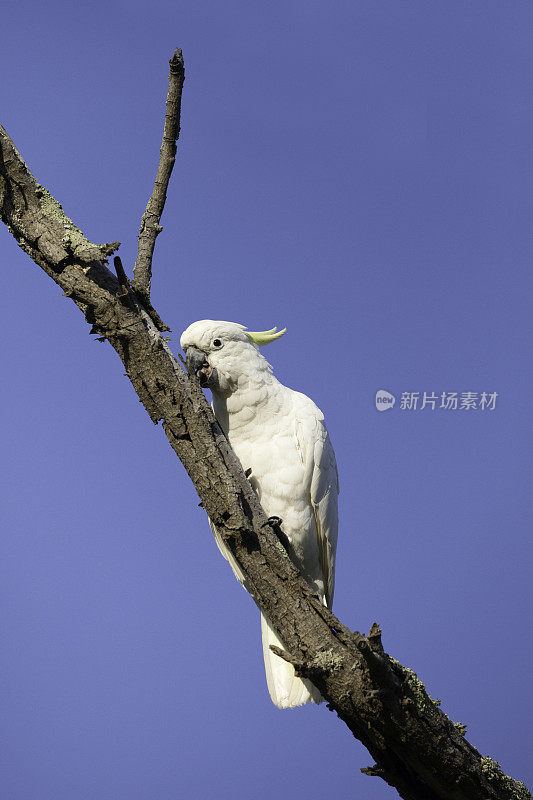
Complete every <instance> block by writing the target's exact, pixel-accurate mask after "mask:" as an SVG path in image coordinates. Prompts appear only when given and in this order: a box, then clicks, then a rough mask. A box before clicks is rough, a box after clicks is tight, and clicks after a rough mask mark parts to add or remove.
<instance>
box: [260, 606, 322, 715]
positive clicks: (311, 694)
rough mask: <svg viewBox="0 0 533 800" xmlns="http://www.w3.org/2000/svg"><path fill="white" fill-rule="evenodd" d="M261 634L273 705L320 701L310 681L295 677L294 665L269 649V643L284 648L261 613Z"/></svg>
mask: <svg viewBox="0 0 533 800" xmlns="http://www.w3.org/2000/svg"><path fill="white" fill-rule="evenodd" d="M261 634H262V638H263V656H264V659H265V672H266V679H267V686H268V691H269V693H270V697H271V699H272V702H273V703H274V705H276V706H277V707H278V708H294V707H295V706H303V705H304V703H309V702H311V703H321V702H322V699H323V698H322V695H321V694H320V692H319V691H318V689H317V688H316V687H315V686H313V684H312V683H311V681H309V680H307V679H305V678H297V677H296V675H295V674H294V667H293V666H292V665H291V664H289V663H287V661H284V660H283V659H282V658H280V657H279V656H277V655H276V654H275V653H273V652H272V650H271V649H270V645H271V644H273V645H275V646H276V647H279V648H281V649H282V650H283V649H285V648H284V647H283V644H282V643H281V642H280V640H279V638H278V636H277V634H276V632H275V631H274V629H273V628H272V626H271V625H270V622H269V621H268V619H267V618H266V617H265V616H264V615H263V614H261Z"/></svg>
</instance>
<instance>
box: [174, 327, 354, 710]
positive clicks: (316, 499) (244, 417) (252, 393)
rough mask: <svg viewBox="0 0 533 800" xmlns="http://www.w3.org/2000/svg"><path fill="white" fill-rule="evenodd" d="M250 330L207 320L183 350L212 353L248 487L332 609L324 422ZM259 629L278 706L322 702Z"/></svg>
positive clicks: (332, 484)
mask: <svg viewBox="0 0 533 800" xmlns="http://www.w3.org/2000/svg"><path fill="white" fill-rule="evenodd" d="M244 330H245V329H244V328H243V326H241V325H237V324H235V323H228V322H213V321H211V320H203V321H201V322H196V323H193V325H191V326H190V327H189V328H188V329H187V330H186V331H185V332H184V334H183V335H182V338H181V346H182V347H183V348H184V349H185V350H186V348H187V347H189V346H194V347H195V348H197V349H199V350H201V351H202V352H204V353H206V356H207V360H208V362H209V364H210V365H211V366H212V367H213V368H214V369H216V374H217V378H218V384H217V386H216V387H215V386H214V387H213V409H214V412H215V415H216V417H217V419H218V421H219V423H220V425H221V427H222V429H223V430H224V433H225V434H226V436H227V437H228V440H229V442H230V444H231V446H232V448H233V450H234V452H235V454H236V455H237V457H238V458H239V460H240V462H241V464H242V467H243V469H245V470H248V469H251V470H252V472H251V475H250V482H251V484H252V486H253V487H254V489H255V491H256V492H257V494H258V497H259V500H260V502H261V504H262V506H263V509H264V510H265V512H266V514H267V516H278V517H281V519H282V528H283V531H284V533H285V534H286V535H287V537H288V539H289V541H290V543H291V548H292V551H293V554H294V560H295V562H296V564H297V566H298V568H299V569H300V572H301V573H302V575H303V576H304V578H305V579H306V580H307V582H308V583H309V585H310V586H311V587H312V589H313V590H314V591H315V592H316V593H317V594H318V596H319V597H320V598H321V599H322V601H323V602H324V604H326V605H329V606H330V607H331V601H332V599H333V590H334V585H335V550H336V546H337V528H338V519H337V495H338V491H339V486H338V476H337V467H336V463H335V455H334V452H333V447H332V445H331V441H330V439H329V435H328V432H327V429H326V426H325V424H324V417H323V414H322V412H321V411H320V409H319V408H317V406H316V405H315V404H314V403H313V401H312V400H310V399H309V398H308V397H306V395H304V394H301V393H300V392H295V391H293V390H292V389H289V388H287V387H286V386H283V385H282V384H281V383H280V382H279V381H278V380H277V379H276V378H275V377H274V375H273V374H272V368H271V367H270V365H269V364H268V363H267V362H266V361H265V359H264V358H263V356H262V355H261V354H260V353H259V351H258V349H257V347H256V346H255V345H253V344H252V343H250V341H249V340H248V339H247V337H246V334H245V333H244ZM214 339H219V340H221V341H222V342H223V346H222V348H220V349H219V348H217V349H216V350H215V349H214V348H213V346H212V342H213V340H214ZM212 528H213V526H212ZM213 533H214V535H215V539H216V541H217V544H218V546H219V548H220V550H221V552H222V554H223V555H224V557H225V558H227V559H228V561H229V562H230V565H231V567H232V569H233V571H234V573H235V575H236V577H237V579H238V580H240V581H241V583H242V582H243V575H242V573H241V571H240V569H239V567H238V565H237V564H236V563H235V560H234V559H233V558H232V556H231V554H230V553H228V552H227V550H226V548H225V547H224V545H223V543H222V541H221V539H220V536H219V534H218V533H217V531H216V530H215V529H214V528H213ZM261 630H262V639H263V654H264V660H265V671H266V676H267V685H268V690H269V693H270V696H271V698H272V701H273V702H274V703H275V705H277V706H278V707H279V708H292V707H294V706H299V705H302V704H304V703H306V702H309V701H312V702H320V700H321V697H320V694H319V692H318V691H317V689H316V688H315V687H314V686H313V684H312V683H310V681H307V680H302V679H300V678H297V677H296V676H295V674H294V669H293V667H292V666H291V665H290V664H288V663H287V662H286V661H284V660H283V659H281V658H280V657H279V656H277V655H275V654H274V653H272V651H271V650H270V645H271V644H275V645H276V646H278V647H282V648H283V644H282V643H281V642H280V639H279V637H278V636H277V634H276V633H275V631H274V630H273V628H272V627H271V625H270V623H269V622H268V620H267V619H266V618H265V617H263V616H262V618H261Z"/></svg>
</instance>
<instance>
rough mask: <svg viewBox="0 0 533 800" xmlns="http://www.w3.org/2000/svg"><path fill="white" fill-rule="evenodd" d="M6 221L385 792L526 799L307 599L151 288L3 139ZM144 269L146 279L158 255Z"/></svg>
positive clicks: (414, 688) (377, 648) (366, 646)
mask: <svg viewBox="0 0 533 800" xmlns="http://www.w3.org/2000/svg"><path fill="white" fill-rule="evenodd" d="M180 97H181V89H180ZM178 129H179V115H178ZM165 192H166V188H165ZM163 203H164V200H163ZM161 211H162V208H161ZM0 216H1V218H2V221H3V222H4V223H5V224H6V225H7V227H8V229H9V231H10V232H11V234H12V235H13V236H14V237H15V239H16V240H17V242H18V243H19V245H20V246H21V247H22V249H23V250H24V251H25V252H26V253H28V255H29V256H30V257H31V258H32V259H33V260H34V261H35V263H37V264H38V265H39V266H40V267H41V268H42V269H43V270H44V271H45V272H46V273H47V274H48V275H49V276H50V277H51V278H52V279H53V280H54V281H55V282H56V283H57V284H58V286H60V287H61V289H62V291H63V294H64V295H65V296H66V297H68V298H70V299H72V300H73V302H74V303H76V305H77V306H78V307H79V308H80V309H81V311H82V312H83V313H84V315H85V318H86V320H87V322H88V323H89V324H90V325H91V332H92V333H94V334H96V335H98V336H99V337H100V338H102V339H104V340H106V341H108V342H109V343H110V344H111V346H112V347H113V348H114V349H115V351H116V352H117V354H118V356H119V358H120V359H121V361H122V363H123V365H124V368H125V371H126V374H127V375H128V377H129V378H130V380H131V382H132V384H133V387H134V389H135V391H136V392H137V394H138V396H139V398H140V400H141V401H142V403H143V404H144V407H145V408H146V411H147V412H148V414H149V416H150V418H151V419H152V421H153V422H154V423H159V422H161V423H162V427H163V429H164V431H165V434H166V436H167V439H168V441H169V443H170V446H171V447H172V449H173V450H174V451H175V453H176V454H177V455H178V457H179V458H180V460H181V462H182V463H183V465H184V466H185V469H186V470H187V472H188V474H189V476H190V478H191V480H192V481H193V483H194V485H195V487H196V490H197V492H198V495H199V497H200V501H201V504H202V506H203V508H204V509H205V510H206V512H207V514H208V515H209V517H210V518H211V520H212V521H213V522H214V523H215V524H216V526H217V529H218V530H219V532H220V534H221V536H222V538H223V540H224V542H225V544H226V546H227V547H228V548H229V549H230V551H231V553H232V555H233V557H234V558H235V559H236V561H237V562H238V564H239V567H240V569H241V570H242V572H243V573H244V575H245V577H246V586H247V588H248V589H249V591H250V594H251V595H252V597H253V599H254V600H255V602H256V603H257V605H258V606H259V607H260V608H261V610H263V611H264V612H265V613H266V614H267V616H268V617H269V619H270V621H271V622H272V624H273V626H274V627H275V629H276V630H277V632H278V634H279V636H280V638H281V640H282V641H283V643H284V648H285V649H284V650H283V651H280V654H281V655H282V657H284V658H287V660H289V661H291V663H293V664H294V665H295V667H296V669H297V670H299V671H300V672H301V673H302V674H305V675H309V676H311V677H312V679H313V681H314V682H315V684H316V685H317V687H318V689H319V690H320V692H321V693H322V695H323V697H324V699H325V700H326V701H327V703H328V707H329V708H330V709H331V710H332V711H335V712H336V713H337V714H338V716H339V717H340V718H341V719H342V720H343V721H344V722H345V723H346V725H347V726H348V728H349V729H350V730H351V731H352V733H353V734H354V736H356V737H357V738H358V739H359V740H360V741H361V742H363V744H364V745H365V746H366V747H367V749H368V750H369V752H370V753H371V755H372V757H373V758H374V760H375V762H376V763H375V765H373V766H371V767H367V768H365V769H364V770H363V771H364V772H365V773H366V774H368V775H371V776H378V777H380V778H382V779H383V780H385V781H387V783H389V784H390V785H391V786H394V787H395V788H396V789H397V791H398V792H399V794H400V795H401V796H402V797H403V798H405V800H526V799H527V798H529V800H531V795H530V794H529V792H528V791H527V789H526V788H525V786H524V785H523V784H521V783H520V782H518V781H514V780H513V779H512V778H510V777H508V776H505V775H504V774H503V772H502V771H501V769H500V768H499V765H498V764H497V763H496V762H495V761H493V760H492V759H489V758H488V757H484V756H482V755H481V754H480V753H479V752H478V751H477V750H476V749H475V747H473V745H471V744H470V743H469V742H468V741H467V740H466V739H465V737H464V735H463V731H462V730H460V729H458V727H457V726H456V725H455V724H454V723H453V722H452V721H451V720H450V719H448V717H447V716H446V715H445V714H444V713H443V712H442V711H441V710H440V708H439V707H438V705H437V704H436V703H435V702H434V701H432V700H431V698H429V695H428V694H427V692H426V690H425V687H424V686H423V684H422V683H421V682H420V681H419V679H418V678H417V676H416V675H415V673H413V672H412V671H411V670H408V669H406V668H404V667H402V666H401V665H400V664H399V663H398V662H397V661H395V660H394V659H392V658H391V657H390V656H389V655H388V654H387V653H386V652H385V650H384V648H383V645H382V642H381V631H380V629H379V626H377V625H373V626H372V629H371V630H370V632H369V634H368V636H364V635H362V634H360V633H358V632H357V631H356V632H352V631H351V630H350V629H349V628H348V627H346V626H345V625H344V624H343V623H341V622H340V620H338V619H337V618H336V617H335V615H334V614H333V613H332V612H331V611H330V610H329V609H327V608H325V607H324V606H323V605H322V604H321V603H320V601H319V599H318V598H317V597H316V596H314V595H313V594H312V591H311V589H310V587H309V586H308V585H307V583H306V582H305V581H304V580H303V579H302V578H301V576H300V575H299V573H298V571H297V569H296V567H295V566H294V565H293V564H292V562H291V561H290V559H289V557H288V555H287V553H286V551H285V548H284V547H280V542H279V539H278V537H277V535H276V531H275V529H274V528H273V527H272V524H271V523H269V521H268V520H267V518H266V516H265V514H264V512H263V510H262V508H261V506H260V504H259V501H258V499H257V496H256V495H255V493H254V492H253V490H252V487H251V485H250V483H249V482H248V480H247V478H246V476H245V474H244V473H243V471H242V468H241V466H240V464H239V462H238V461H237V459H236V457H235V455H234V454H233V452H232V450H231V448H230V447H229V444H228V442H227V441H226V439H225V437H224V435H223V433H222V431H221V429H220V427H219V426H218V424H217V422H216V420H215V418H214V416H213V414H212V411H211V409H210V407H209V405H208V404H207V402H206V400H205V398H204V396H203V393H202V391H201V389H200V387H199V385H198V383H197V381H196V379H195V378H194V377H193V376H190V375H188V374H187V373H186V371H185V370H184V369H183V368H182V367H181V365H180V363H179V361H178V360H177V359H176V357H175V356H174V355H173V353H172V352H171V351H170V349H169V348H168V345H167V343H166V341H165V339H164V337H163V336H162V335H161V332H160V331H161V325H160V324H158V320H159V317H158V316H157V314H156V312H155V311H154V309H152V308H151V305H150V304H149V298H148V299H147V297H146V294H145V293H144V289H145V288H146V286H148V290H149V283H148V284H146V282H143V281H144V279H143V280H142V281H141V284H143V285H141V286H140V288H139V285H137V286H136V285H135V280H134V281H133V283H132V284H129V282H128V281H127V280H126V285H125V281H124V278H121V280H119V279H118V278H117V276H116V275H114V274H113V273H112V272H111V270H110V269H109V268H108V264H107V257H108V256H109V255H110V254H111V253H112V252H113V251H114V250H115V249H116V247H117V246H118V243H116V242H114V243H111V244H105V245H97V244H94V243H92V242H90V241H89V240H88V239H87V238H86V237H85V236H84V234H83V233H82V231H81V230H80V229H79V228H78V227H77V226H76V225H75V224H74V223H73V222H72V221H71V220H70V219H68V217H67V216H66V215H65V214H64V212H63V209H62V208H61V205H60V204H59V203H58V202H57V201H56V200H55V199H54V198H53V197H52V196H51V195H50V194H49V193H48V192H47V191H46V189H44V187H42V186H40V185H39V184H38V183H37V182H36V180H35V178H34V177H33V175H32V174H31V172H30V170H29V169H28V167H27V165H26V164H25V163H24V161H23V159H22V158H21V156H20V154H19V153H18V151H17V150H16V148H15V146H14V145H13V143H12V142H11V140H10V138H9V136H8V135H7V133H6V132H5V130H4V129H3V128H0ZM154 241H155V237H154ZM152 252H153V249H152ZM149 261H150V273H149V274H151V255H150V258H149ZM143 286H144V289H143ZM207 529H208V528H207V526H206V531H207ZM214 552H215V551H214ZM413 676H414V677H413Z"/></svg>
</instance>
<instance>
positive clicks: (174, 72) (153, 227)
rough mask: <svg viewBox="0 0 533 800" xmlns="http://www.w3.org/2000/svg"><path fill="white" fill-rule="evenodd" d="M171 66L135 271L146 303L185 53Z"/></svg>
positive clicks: (136, 283)
mask: <svg viewBox="0 0 533 800" xmlns="http://www.w3.org/2000/svg"><path fill="white" fill-rule="evenodd" d="M169 64H170V75H169V76H168V81H169V83H168V94H167V104H166V114H165V125H164V128H163V141H162V143H161V149H160V157H159V166H158V168H157V174H156V177H155V183H154V188H153V191H152V194H151V197H150V199H149V200H148V205H147V206H146V211H145V212H144V214H143V216H142V220H141V229H140V231H139V246H138V249H137V259H136V261H135V267H134V270H133V281H132V285H133V288H134V289H135V291H137V292H138V293H139V295H140V296H141V297H142V299H143V301H144V302H149V301H150V282H151V279H152V257H153V254H154V248H155V240H156V238H157V236H158V235H159V234H160V233H161V231H162V230H163V228H162V227H161V226H160V225H159V221H160V219H161V215H162V213H163V208H164V207H165V201H166V199H167V188H168V182H169V180H170V176H171V174H172V169H173V167H174V162H175V160H176V150H177V141H178V138H179V135H180V116H181V92H182V89H183V81H184V80H185V66H184V62H183V55H182V52H181V50H179V49H178V50H175V51H174V55H173V56H172V58H171V59H170V61H169ZM165 330H168V328H165Z"/></svg>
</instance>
